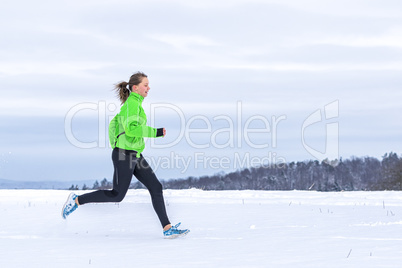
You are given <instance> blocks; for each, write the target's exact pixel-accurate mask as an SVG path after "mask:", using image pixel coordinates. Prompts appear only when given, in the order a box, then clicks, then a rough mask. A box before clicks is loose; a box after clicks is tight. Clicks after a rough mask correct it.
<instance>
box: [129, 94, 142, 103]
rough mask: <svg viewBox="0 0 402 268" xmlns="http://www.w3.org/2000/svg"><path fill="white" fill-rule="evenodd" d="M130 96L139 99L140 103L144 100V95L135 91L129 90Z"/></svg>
mask: <svg viewBox="0 0 402 268" xmlns="http://www.w3.org/2000/svg"><path fill="white" fill-rule="evenodd" d="M130 97H131V98H134V99H136V100H137V101H139V102H140V103H142V101H143V100H144V97H143V96H141V95H140V94H138V93H135V92H131V93H130Z"/></svg>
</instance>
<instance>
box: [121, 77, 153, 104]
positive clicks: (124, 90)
mask: <svg viewBox="0 0 402 268" xmlns="http://www.w3.org/2000/svg"><path fill="white" fill-rule="evenodd" d="M144 77H148V76H147V75H146V74H144V73H142V72H136V73H135V74H133V75H132V76H131V77H130V81H129V82H128V83H127V82H124V81H123V82H120V83H118V84H116V85H115V87H114V89H115V91H116V93H117V97H118V98H119V99H120V101H121V104H123V103H125V102H126V100H127V99H128V97H129V96H130V92H131V91H132V89H133V86H134V85H135V86H138V85H139V84H140V83H141V82H142V79H143V78H144ZM127 86H128V87H127Z"/></svg>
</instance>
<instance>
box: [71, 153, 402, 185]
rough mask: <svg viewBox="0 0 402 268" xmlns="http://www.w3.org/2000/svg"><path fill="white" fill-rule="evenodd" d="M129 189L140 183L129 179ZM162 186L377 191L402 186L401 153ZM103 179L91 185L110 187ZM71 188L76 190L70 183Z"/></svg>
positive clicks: (245, 171)
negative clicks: (379, 158)
mask: <svg viewBox="0 0 402 268" xmlns="http://www.w3.org/2000/svg"><path fill="white" fill-rule="evenodd" d="M133 181H135V182H133V183H132V184H131V187H130V188H131V189H143V188H144V186H143V185H142V184H141V183H140V182H138V181H136V180H133ZM161 183H162V185H163V187H164V189H189V188H197V189H202V190H314V191H361V190H363V191H381V190H398V191H399V190H402V157H399V156H398V155H397V154H396V153H393V152H391V153H387V154H385V155H384V156H383V157H382V160H381V161H380V160H378V159H377V158H373V157H353V158H351V159H347V160H342V158H341V159H340V160H339V161H338V160H335V161H326V160H324V161H322V162H319V161H312V160H310V161H302V162H291V163H286V164H280V165H272V166H260V167H252V168H245V169H242V170H238V171H236V172H231V173H228V174H219V175H212V176H202V177H188V178H185V179H171V180H167V181H161ZM110 188H112V183H111V182H109V181H108V180H107V179H103V180H102V181H101V182H100V183H99V182H98V181H96V182H95V184H94V185H93V187H92V188H89V187H87V186H85V185H84V187H83V188H82V189H83V190H87V189H110ZM70 189H71V190H78V186H77V185H76V186H74V185H72V186H71V188H70Z"/></svg>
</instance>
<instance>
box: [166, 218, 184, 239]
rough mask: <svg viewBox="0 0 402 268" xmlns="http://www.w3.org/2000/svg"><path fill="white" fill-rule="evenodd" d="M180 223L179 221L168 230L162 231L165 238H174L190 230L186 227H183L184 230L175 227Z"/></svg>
mask: <svg viewBox="0 0 402 268" xmlns="http://www.w3.org/2000/svg"><path fill="white" fill-rule="evenodd" d="M180 224H181V222H179V223H178V224H176V225H175V226H172V227H171V228H170V229H169V230H167V231H163V236H164V237H165V238H167V239H174V238H177V237H180V236H185V235H186V234H188V233H189V232H190V230H188V229H184V230H179V229H177V228H178V227H179V226H180Z"/></svg>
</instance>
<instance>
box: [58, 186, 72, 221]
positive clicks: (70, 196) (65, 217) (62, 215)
mask: <svg viewBox="0 0 402 268" xmlns="http://www.w3.org/2000/svg"><path fill="white" fill-rule="evenodd" d="M73 195H74V193H70V195H69V196H68V198H67V201H66V202H65V203H64V205H63V208H62V209H61V217H62V218H63V219H64V220H65V219H67V216H64V209H65V208H66V206H67V204H68V201H69V200H70V198H72V196H73Z"/></svg>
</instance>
